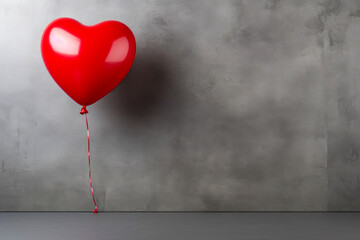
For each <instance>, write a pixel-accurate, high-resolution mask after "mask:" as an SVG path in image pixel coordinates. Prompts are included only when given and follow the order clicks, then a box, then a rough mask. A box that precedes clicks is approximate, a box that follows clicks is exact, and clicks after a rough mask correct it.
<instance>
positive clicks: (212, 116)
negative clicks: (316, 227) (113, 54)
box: [0, 0, 360, 211]
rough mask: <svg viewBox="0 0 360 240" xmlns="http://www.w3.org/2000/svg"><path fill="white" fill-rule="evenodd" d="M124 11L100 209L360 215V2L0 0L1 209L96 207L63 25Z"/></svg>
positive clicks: (101, 139) (95, 150) (104, 107)
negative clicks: (128, 57) (51, 66)
mask: <svg viewBox="0 0 360 240" xmlns="http://www.w3.org/2000/svg"><path fill="white" fill-rule="evenodd" d="M63 16H66V17H72V18H76V19H77V20H79V21H81V22H82V23H84V24H87V25H92V24H96V23H97V22H100V21H104V20H109V19H114V20H119V21H122V22H124V23H125V24H127V25H128V26H129V27H130V28H131V29H132V30H133V32H134V34H135V37H136V39H137V47H138V48H137V55H136V59H135V62H134V66H133V68H132V69H131V71H130V73H129V74H128V76H127V77H126V79H125V80H124V81H123V82H122V83H121V84H120V85H119V87H118V88H116V89H115V90H114V91H113V92H112V93H110V94H109V95H108V96H106V97H105V98H104V99H102V100H100V101H99V102H97V103H95V104H94V105H92V106H90V107H88V110H89V112H90V113H89V121H90V128H91V130H90V131H91V137H92V157H93V158H92V164H93V165H92V166H93V180H94V187H95V194H96V197H97V200H98V204H99V207H100V210H107V211H116V210H145V211H146V210H160V211H163V210H165V211H166V210H173V211H178V210H199V211H203V210H214V211H217V210H264V211H271V210H280V211H282V210H285V211H286V210H299V211H301V210H319V211H326V210H360V159H359V156H360V79H359V77H358V76H360V67H359V65H360V1H352V0H348V1H340V0H327V1H326V0H325V1H299V0H293V1H281V0H280V1H250V0H248V1H246V0H243V1H240V0H222V1H207V0H193V1H190V0H188V1H186V0H181V1H179V0H171V1H169V0H162V1H141V0H134V1H127V0H122V1H120V0H119V1H115V0H107V1H105V0H102V1H100V0H97V1H94V0H91V1H88V0H81V1H52V0H42V1H26V0H11V1H10V0H0V53H1V55H0V210H4V211H6V210H14V211H17V210H19V211H20V210H89V209H92V199H91V194H90V189H89V183H88V176H87V171H88V166H87V158H86V156H87V155H86V154H87V153H86V151H87V140H86V126H85V119H84V117H83V116H81V115H80V114H79V111H80V106H78V105H77V104H76V103H75V102H73V101H72V100H71V99H70V98H69V97H68V96H67V95H66V94H65V93H63V92H62V91H61V90H60V88H59V87H58V86H57V85H56V84H55V82H54V81H53V80H52V79H51V77H50V75H49V74H48V72H47V70H46V69H45V67H44V65H43V62H42V59H41V55H40V38H41V34H42V31H43V30H44V28H45V27H46V25H47V24H48V23H49V22H50V21H52V20H53V19H54V18H58V17H63Z"/></svg>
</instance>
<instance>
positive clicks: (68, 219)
mask: <svg viewBox="0 0 360 240" xmlns="http://www.w3.org/2000/svg"><path fill="white" fill-rule="evenodd" d="M359 236H360V213H140V212H139V213H99V214H93V213H83V212H82V213H79V212H53V213H49V212H27V213H26V212H25V213H24V212H2V213H0V239H4V240H13V239H16V240H18V239H26V240H35V239H36V240H42V239H44V240H45V239H46V240H57V239H59V240H60V239H61V240H64V239H76V240H81V239H87V240H91V239H96V240H99V239H101V240H107V239H131V240H132V239H134V240H136V239H147V240H150V239H156V240H162V239H171V240H176V239H194V240H201V239H207V240H209V239H217V240H220V239H221V240H225V239H237V240H239V239H276V240H279V239H287V240H289V239H291V240H296V239H301V240H309V239H326V240H332V239H336V240H346V239H356V240H358V239H359V238H360V237H359Z"/></svg>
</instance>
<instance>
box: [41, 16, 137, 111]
mask: <svg viewBox="0 0 360 240" xmlns="http://www.w3.org/2000/svg"><path fill="white" fill-rule="evenodd" d="M135 51H136V43H135V37H134V35H133V33H132V32H131V30H130V29H129V28H128V27H127V26H126V25H125V24H123V23H121V22H117V21H105V22H102V23H99V24H97V25H94V26H85V25H82V24H81V23H79V22H78V21H76V20H74V19H71V18H59V19H56V20H54V21H53V22H51V23H50V24H49V25H48V26H47V27H46V29H45V31H44V33H43V35H42V39H41V54H42V57H43V60H44V62H45V65H46V68H47V69H48V71H49V73H50V74H51V76H52V77H53V79H54V80H55V81H56V83H57V84H58V85H59V86H60V87H61V88H62V89H63V90H64V91H65V92H66V93H67V94H68V95H69V96H70V97H71V98H72V99H73V100H74V101H75V102H77V103H78V104H80V105H83V106H88V105H91V104H93V103H95V102H96V101H98V100H99V99H101V98H102V97H104V96H105V95H106V94H108V93H109V92H111V90H113V89H114V88H115V87H116V86H117V85H118V84H119V83H120V82H121V81H122V80H123V79H124V77H125V76H126V74H127V73H128V72H129V70H130V68H131V65H132V63H133V61H134V58H135Z"/></svg>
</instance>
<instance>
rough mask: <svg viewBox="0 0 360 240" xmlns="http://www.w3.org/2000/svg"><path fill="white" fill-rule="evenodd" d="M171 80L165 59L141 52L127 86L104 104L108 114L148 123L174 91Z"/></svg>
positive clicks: (111, 95)
mask: <svg viewBox="0 0 360 240" xmlns="http://www.w3.org/2000/svg"><path fill="white" fill-rule="evenodd" d="M140 51H141V50H140ZM170 80H171V78H170V76H169V71H168V66H167V59H166V57H165V56H163V55H159V54H158V55H157V54H152V53H151V52H145V53H144V52H143V53H141V52H140V53H138V54H137V55H136V57H135V61H134V64H133V66H132V68H131V70H130V72H129V73H128V75H127V76H126V77H125V79H124V80H123V82H121V83H120V85H119V86H118V87H117V88H116V89H115V90H114V91H113V92H111V93H110V94H109V96H108V97H107V98H106V100H105V101H104V102H106V101H108V103H105V104H106V110H108V111H109V110H110V112H111V114H114V115H118V114H120V115H121V117H122V118H128V119H130V120H133V121H137V120H146V119H147V118H150V117H151V116H153V115H154V114H155V113H156V112H157V110H159V108H161V105H162V103H163V101H164V100H165V98H166V96H165V95H166V94H167V92H168V90H169V89H170V88H172V83H171V82H170Z"/></svg>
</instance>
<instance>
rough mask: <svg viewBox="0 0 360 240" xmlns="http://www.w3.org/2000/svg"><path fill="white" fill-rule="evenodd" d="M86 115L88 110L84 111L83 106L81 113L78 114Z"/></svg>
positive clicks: (84, 107)
mask: <svg viewBox="0 0 360 240" xmlns="http://www.w3.org/2000/svg"><path fill="white" fill-rule="evenodd" d="M87 113H88V110H87V109H86V106H83V107H82V109H81V111H80V114H81V115H84V114H87Z"/></svg>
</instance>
